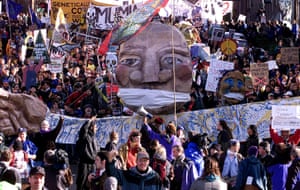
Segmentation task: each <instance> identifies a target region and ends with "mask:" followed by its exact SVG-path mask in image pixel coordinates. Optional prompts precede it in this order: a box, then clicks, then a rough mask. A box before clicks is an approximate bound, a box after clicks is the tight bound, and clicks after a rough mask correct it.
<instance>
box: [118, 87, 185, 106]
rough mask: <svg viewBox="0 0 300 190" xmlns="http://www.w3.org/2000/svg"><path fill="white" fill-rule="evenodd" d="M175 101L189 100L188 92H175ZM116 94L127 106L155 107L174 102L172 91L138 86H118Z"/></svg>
mask: <svg viewBox="0 0 300 190" xmlns="http://www.w3.org/2000/svg"><path fill="white" fill-rule="evenodd" d="M175 95H176V102H177V103H178V102H187V101H190V95H189V93H183V92H175ZM118 96H119V97H120V98H122V100H123V101H124V102H125V104H126V105H128V106H135V107H140V106H144V107H145V108H149V109H157V108H161V107H164V106H168V105H171V104H174V92H171V91H166V90H156V89H154V90H150V89H139V88H120V89H119V94H118Z"/></svg>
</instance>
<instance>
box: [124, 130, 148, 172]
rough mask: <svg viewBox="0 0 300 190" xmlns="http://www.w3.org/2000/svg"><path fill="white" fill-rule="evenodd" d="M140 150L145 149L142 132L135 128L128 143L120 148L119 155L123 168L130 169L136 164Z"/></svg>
mask: <svg viewBox="0 0 300 190" xmlns="http://www.w3.org/2000/svg"><path fill="white" fill-rule="evenodd" d="M140 151H145V149H144V148H143V147H142V145H141V133H140V132H139V131H138V130H133V131H131V133H130V134H129V137H128V141H127V143H125V144H123V145H121V146H120V148H119V156H120V158H121V162H122V164H123V169H129V168H131V167H133V166H136V156H137V153H138V152H140Z"/></svg>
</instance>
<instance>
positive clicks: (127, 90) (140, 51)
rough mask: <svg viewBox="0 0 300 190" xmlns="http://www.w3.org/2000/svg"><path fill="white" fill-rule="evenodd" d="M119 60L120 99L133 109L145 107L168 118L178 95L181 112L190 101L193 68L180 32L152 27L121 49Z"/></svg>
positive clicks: (160, 25)
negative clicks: (182, 106) (183, 106)
mask: <svg viewBox="0 0 300 190" xmlns="http://www.w3.org/2000/svg"><path fill="white" fill-rule="evenodd" d="M172 37H173V38H172ZM118 60H119V64H118V67H117V69H116V77H117V81H118V83H119V86H120V94H119V95H120V97H121V98H122V99H123V101H124V102H125V104H126V105H127V106H128V107H130V108H131V109H133V110H136V109H137V108H138V107H140V106H142V105H143V106H144V107H145V108H146V110H148V111H149V112H151V113H153V114H166V113H171V112H172V111H173V108H174V102H175V101H174V100H175V98H174V92H175V94H176V103H177V108H178V109H179V108H180V107H181V105H183V104H184V102H186V101H188V100H189V92H190V87H191V83H192V64H191V58H190V53H189V49H188V46H187V43H186V41H185V39H184V36H183V35H182V33H181V32H180V31H179V30H178V29H177V28H175V27H172V26H170V25H166V24H162V23H159V22H152V23H150V24H149V25H148V26H147V27H146V28H145V29H144V30H143V31H142V32H140V33H138V34H137V35H135V36H133V37H132V38H130V39H129V40H127V41H126V42H124V43H122V44H121V45H120V50H119V59H118ZM173 62H175V63H174V64H173ZM173 66H174V70H173ZM174 86H175V89H174Z"/></svg>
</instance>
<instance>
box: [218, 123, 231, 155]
mask: <svg viewBox="0 0 300 190" xmlns="http://www.w3.org/2000/svg"><path fill="white" fill-rule="evenodd" d="M217 130H218V131H219V134H218V144H220V145H221V147H222V150H223V151H225V152H226V151H227V149H228V147H229V146H230V145H229V142H230V139H232V138H233V136H232V132H231V129H230V128H229V127H228V125H227V123H226V121H224V120H219V123H218V125H217Z"/></svg>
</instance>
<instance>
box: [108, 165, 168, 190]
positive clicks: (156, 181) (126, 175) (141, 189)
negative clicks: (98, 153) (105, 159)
mask: <svg viewBox="0 0 300 190" xmlns="http://www.w3.org/2000/svg"><path fill="white" fill-rule="evenodd" d="M107 173H108V175H109V176H114V177H116V178H117V179H118V182H119V185H120V186H121V187H122V189H128V190H129V189H132V190H162V188H163V185H162V181H161V180H160V176H159V175H158V174H157V173H156V172H155V171H154V170H153V169H152V168H151V167H148V170H147V171H146V173H140V172H139V171H138V170H137V168H136V167H132V168H130V169H129V170H119V169H117V168H116V167H115V161H113V162H111V163H108V165H107Z"/></svg>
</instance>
